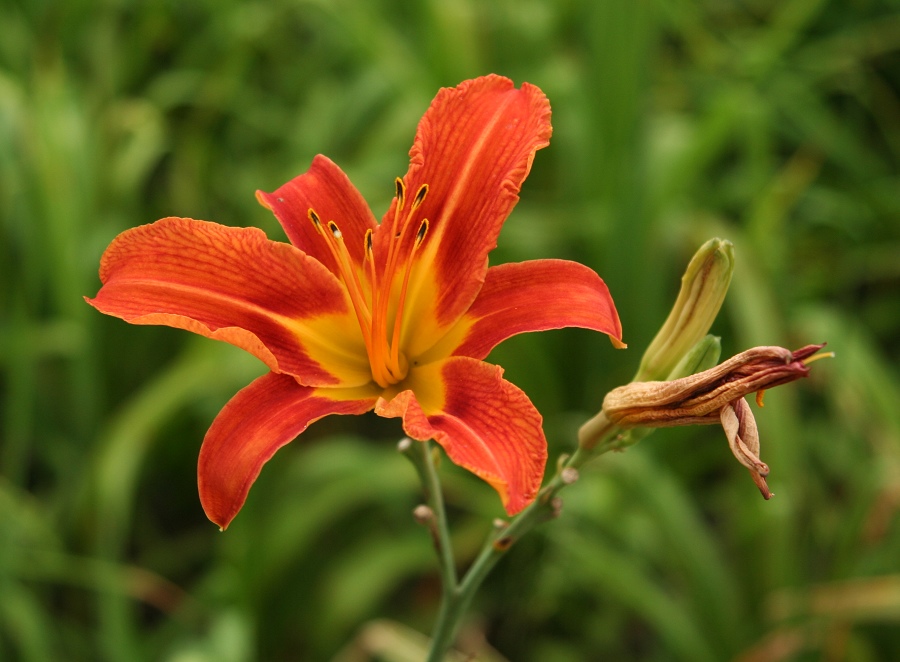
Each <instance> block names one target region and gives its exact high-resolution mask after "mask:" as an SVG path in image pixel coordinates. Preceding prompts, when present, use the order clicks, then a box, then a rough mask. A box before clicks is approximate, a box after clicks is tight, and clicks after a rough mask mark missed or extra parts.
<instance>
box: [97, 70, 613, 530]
mask: <svg viewBox="0 0 900 662" xmlns="http://www.w3.org/2000/svg"><path fill="white" fill-rule="evenodd" d="M550 133H551V128H550V107H549V103H548V101H547V99H546V97H545V96H544V94H543V93H542V92H541V91H540V90H539V89H538V88H537V87H535V86H533V85H529V84H527V83H526V84H524V85H523V86H522V87H521V88H520V89H516V88H515V87H514V86H513V84H512V82H511V81H509V80H507V79H505V78H501V77H499V76H486V77H483V78H478V79H475V80H471V81H467V82H465V83H462V84H461V85H459V86H458V87H456V88H452V89H443V90H441V91H440V92H439V93H438V95H437V97H436V98H435V99H434V101H433V102H432V104H431V107H430V108H429V110H428V111H427V112H426V113H425V116H424V117H423V118H422V120H421V122H420V123H419V127H418V131H417V134H416V139H415V143H414V144H413V147H412V150H411V151H410V157H411V163H410V168H409V171H408V172H407V174H406V176H405V177H404V178H403V179H402V180H401V179H397V181H396V196H395V197H394V199H393V202H392V203H391V206H390V208H389V209H388V211H387V213H386V214H385V216H384V218H383V219H382V222H381V223H380V224H379V223H377V222H376V221H375V218H374V216H373V215H372V212H371V211H370V210H369V207H368V206H367V205H366V203H365V201H364V200H363V198H362V196H361V195H360V193H359V192H358V191H357V190H356V188H355V187H354V186H353V185H352V184H351V183H350V181H349V179H348V178H347V176H346V175H345V174H344V173H343V172H342V171H341V170H340V168H338V167H337V166H336V165H335V164H334V163H332V162H331V161H330V160H328V159H327V158H325V157H324V156H317V157H316V158H315V159H314V160H313V162H312V165H311V167H310V169H309V170H308V171H307V172H306V173H305V174H303V175H300V176H299V177H296V178H295V179H293V180H291V181H290V182H288V183H287V184H285V185H284V186H282V187H281V188H279V189H278V190H276V191H275V192H274V193H263V192H257V197H258V199H259V201H260V202H261V203H262V204H263V205H264V206H266V207H268V208H269V209H271V210H272V211H273V212H274V213H275V216H276V217H277V218H278V220H279V222H280V223H281V225H282V227H283V228H284V230H285V232H286V234H287V236H288V238H289V239H290V242H291V243H290V244H286V243H281V242H275V241H270V240H269V239H267V238H266V236H265V235H264V234H263V233H262V232H261V231H260V230H257V229H254V228H233V227H226V226H222V225H217V224H214V223H209V222H205V221H196V220H192V219H187V218H165V219H162V220H160V221H157V222H156V223H153V224H150V225H145V226H141V227H138V228H134V229H131V230H128V231H126V232H124V233H122V234H121V235H119V236H118V237H117V238H116V239H115V240H114V241H113V242H112V243H111V244H110V246H109V248H108V249H107V250H106V252H105V254H104V255H103V258H102V261H101V264H100V278H101V280H102V282H103V286H102V288H101V289H100V292H99V293H98V294H97V296H96V297H95V298H93V299H87V301H88V303H90V304H91V305H92V306H94V307H95V308H97V309H98V310H100V311H101V312H103V313H106V314H109V315H114V316H116V317H120V318H122V319H124V320H125V321H127V322H131V323H132V324H165V325H168V326H173V327H178V328H182V329H187V330H189V331H193V332H195V333H199V334H201V335H203V336H207V337H209V338H215V339H217V340H224V341H225V342H229V343H231V344H233V345H236V346H238V347H241V348H242V349H245V350H247V351H248V352H250V353H252V354H253V355H255V356H257V357H258V358H259V359H260V360H262V361H263V362H264V363H265V364H266V365H267V366H268V367H269V369H270V370H271V372H269V373H268V374H266V375H264V376H262V377H260V378H259V379H257V380H256V381H254V382H253V383H251V384H250V385H249V386H247V387H246V388H244V389H243V390H241V391H240V392H239V393H238V394H237V395H235V396H234V398H232V399H231V401H230V402H228V404H226V405H225V407H224V409H222V411H221V413H219V415H218V416H217V417H216V419H215V421H214V422H213V424H212V426H211V427H210V429H209V432H208V433H207V435H206V438H205V439H204V441H203V446H202V448H201V450H200V460H199V467H198V479H199V488H200V499H201V502H202V504H203V508H204V510H205V511H206V514H207V515H208V516H209V518H210V519H211V520H212V521H213V522H215V523H216V524H218V525H219V526H220V527H222V528H224V527H226V526H227V525H228V524H229V522H231V520H232V519H233V518H234V516H235V515H236V514H237V512H238V511H239V510H240V508H241V506H242V505H243V503H244V500H245V499H246V497H247V493H248V491H249V489H250V486H251V485H252V484H253V482H254V481H255V480H256V478H257V476H258V475H259V472H260V470H261V469H262V466H263V464H265V462H267V461H268V460H269V458H271V457H272V455H273V454H274V453H275V451H277V450H278V449H279V448H280V447H281V446H283V445H285V444H287V443H288V442H290V441H291V440H292V439H294V438H295V437H296V436H297V435H299V434H300V433H301V432H303V430H305V429H306V427H307V426H308V425H309V424H310V423H311V422H313V421H315V420H318V419H320V418H322V417H323V416H327V415H329V414H362V413H364V412H367V411H371V410H373V409H374V410H375V412H376V413H377V414H379V415H381V416H385V417H401V418H402V422H403V428H404V430H405V431H406V434H407V435H409V436H410V437H412V438H414V439H418V440H427V439H434V440H435V441H437V442H438V443H439V444H440V445H441V446H442V447H443V448H444V450H445V451H446V453H447V455H448V456H449V457H450V459H451V460H453V461H454V462H455V463H457V464H459V465H460V466H462V467H465V468H466V469H468V470H470V471H472V472H474V473H475V474H476V475H478V476H480V477H481V478H483V479H484V480H485V481H487V482H488V483H489V484H490V485H491V486H493V487H494V488H495V489H496V490H497V492H498V493H499V494H500V497H501V500H502V502H503V504H504V506H505V508H506V511H507V512H508V513H509V514H514V513H516V512H518V511H520V510H521V509H522V508H524V507H525V506H526V505H527V504H528V503H530V502H531V501H532V500H533V499H534V497H535V495H536V493H537V490H538V488H539V487H540V483H541V480H542V477H543V471H544V464H545V462H546V458H547V444H546V440H545V438H544V434H543V432H542V430H541V416H540V414H539V413H538V412H537V410H536V409H535V408H534V406H533V405H532V404H531V401H530V400H529V399H528V397H527V396H526V395H525V394H524V393H523V392H522V391H521V390H519V389H518V388H516V387H515V386H513V385H512V384H511V383H509V382H507V381H506V380H504V379H503V377H502V374H503V370H502V369H501V368H500V367H498V366H494V365H491V364H489V363H485V362H484V361H483V360H482V359H484V358H485V357H486V356H487V355H488V353H489V352H490V351H491V349H492V348H493V347H494V346H496V345H497V344H498V343H499V342H501V341H502V340H504V339H506V338H508V337H510V336H513V335H515V334H518V333H522V332H526V331H540V330H545V329H554V328H561V327H567V326H577V327H583V328H588V329H594V330H597V331H600V332H603V333H606V334H608V335H609V336H610V337H611V338H612V339H613V342H614V343H616V344H621V343H620V339H621V334H622V331H621V325H620V323H619V318H618V314H617V313H616V309H615V306H614V304H613V301H612V298H611V297H610V295H609V291H608V290H607V288H606V285H605V284H604V283H603V281H602V280H601V279H600V277H599V276H597V274H595V273H594V272H593V271H591V270H590V269H588V268H587V267H585V266H582V265H580V264H577V263H574V262H567V261H563V260H535V261H531V262H523V263H517V264H504V265H500V266H494V267H490V268H489V267H488V264H487V262H488V261H487V257H488V253H489V252H490V251H491V249H493V248H494V246H496V241H497V236H498V234H499V232H500V228H501V226H502V224H503V222H504V221H505V219H506V217H507V216H508V215H509V213H510V211H511V210H512V208H513V207H514V206H515V204H516V202H517V201H518V193H519V189H520V187H521V184H522V181H523V180H524V179H525V177H526V176H527V174H528V171H529V170H530V168H531V163H532V159H533V158H534V154H535V152H536V151H537V150H538V149H540V148H542V147H545V146H546V145H547V144H548V142H549V138H550Z"/></svg>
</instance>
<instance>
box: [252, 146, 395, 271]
mask: <svg viewBox="0 0 900 662" xmlns="http://www.w3.org/2000/svg"><path fill="white" fill-rule="evenodd" d="M256 197H257V199H258V200H259V201H260V202H261V203H262V204H263V205H264V206H265V207H268V208H269V209H271V210H272V212H273V213H274V214H275V218H277V219H278V222H279V223H281V227H283V228H284V231H285V234H287V236H288V239H290V240H291V243H292V244H293V245H294V246H296V247H297V248H299V249H300V250H302V251H303V252H304V253H306V254H307V255H311V256H312V257H314V258H316V259H317V260H318V261H319V262H321V263H322V264H324V265H325V266H326V267H328V269H329V270H330V271H331V273H333V274H335V275H338V273H339V270H338V265H337V263H336V262H335V260H334V257H333V256H332V254H331V252H330V251H329V250H328V244H327V243H326V242H325V241H323V239H322V236H321V235H320V234H319V232H318V231H317V230H316V228H315V226H314V225H313V223H312V221H310V220H309V210H310V209H313V210H314V211H315V212H316V214H317V215H318V216H319V218H320V219H321V220H322V222H323V223H328V221H334V222H335V223H336V224H337V226H338V228H339V229H340V230H341V233H342V234H343V235H344V243H345V244H346V246H347V251H348V252H349V253H350V258H351V259H352V260H353V263H354V265H355V266H356V267H359V265H360V264H362V260H363V257H364V255H365V236H366V230H370V229H371V230H374V229H375V227H376V225H377V223H376V222H375V217H374V216H373V215H372V211H371V209H369V206H368V204H366V201H365V200H364V199H363V197H362V194H361V193H360V192H359V191H358V190H357V188H356V187H355V186H354V185H353V183H352V182H351V181H350V179H349V178H348V177H347V175H345V174H344V171H343V170H341V169H340V168H339V167H338V166H337V165H335V164H334V162H332V161H331V159H329V158H328V157H326V156H322V155H321V154H319V155H318V156H316V157H315V158H314V159H313V162H312V165H311V166H310V167H309V170H307V171H306V172H305V173H303V174H302V175H299V176H298V177H295V178H294V179H292V180H291V181H289V182H288V183H287V184H284V185H283V186H280V187H279V188H278V189H277V190H276V191H275V192H274V193H265V192H264V191H257V192H256Z"/></svg>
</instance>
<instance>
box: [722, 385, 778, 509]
mask: <svg viewBox="0 0 900 662" xmlns="http://www.w3.org/2000/svg"><path fill="white" fill-rule="evenodd" d="M719 416H720V420H721V421H722V428H723V429H724V430H725V436H726V437H727V438H728V446H729V447H730V448H731V452H732V453H733V454H734V456H735V458H737V461H738V462H740V463H741V464H743V465H744V466H745V467H747V470H748V471H749V472H750V476H752V477H753V482H754V483H756V486H757V487H758V488H759V491H760V492H761V493H762V495H763V498H764V499H766V500H768V499H771V498H772V492H770V491H769V486H768V484H767V483H766V476H768V475H769V467H768V465H767V464H766V463H765V462H763V461H762V460H760V459H759V430H758V428H757V427H756V419H755V418H753V411H752V410H751V409H750V405H748V404H747V401H746V400H744V398H738V399H737V400H735V401H734V402H729V403H728V404H727V405H725V406H724V407H722V410H721V411H720V412H719Z"/></svg>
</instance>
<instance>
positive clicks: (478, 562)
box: [413, 425, 620, 662]
mask: <svg viewBox="0 0 900 662" xmlns="http://www.w3.org/2000/svg"><path fill="white" fill-rule="evenodd" d="M619 432H620V430H619V429H618V428H616V427H615V426H612V425H607V426H605V429H604V430H603V431H602V433H601V432H600V431H597V434H596V437H595V439H596V441H597V442H598V444H597V445H598V446H599V448H598V449H597V450H586V449H583V448H580V447H579V448H578V449H577V450H576V451H575V453H574V454H573V455H571V456H569V457H566V458H564V459H562V460H561V461H560V462H559V465H558V469H557V472H556V475H555V476H554V477H553V478H552V479H551V480H550V482H549V483H547V485H545V486H544V487H543V488H542V489H541V491H540V492H538V495H537V497H536V498H535V500H534V501H533V502H532V503H531V504H530V505H529V506H528V507H527V508H525V509H524V510H523V511H522V512H520V513H519V514H518V515H516V516H515V517H514V518H513V519H512V520H511V521H510V522H509V523H508V524H504V525H503V526H501V527H497V528H496V529H495V530H494V531H493V532H491V534H490V535H488V537H487V539H486V540H485V544H484V546H483V547H482V549H481V552H480V553H479V554H478V557H477V558H476V559H475V561H474V562H473V563H472V565H471V567H469V569H468V571H467V572H466V573H465V575H464V576H463V577H462V579H461V580H459V581H457V577H456V570H455V566H454V563H453V552H452V549H451V548H450V538H449V529H448V527H447V519H446V512H445V510H444V503H443V495H442V494H441V493H440V483H439V482H438V477H437V472H436V469H435V466H434V459H433V455H432V454H431V452H430V446H428V445H426V444H422V446H423V448H424V450H421V451H419V452H417V453H416V455H417V457H416V458H415V459H413V462H414V464H415V465H416V468H417V470H418V471H419V476H420V478H421V479H422V483H423V486H424V487H425V490H426V492H427V495H428V500H429V505H430V506H431V508H432V510H433V511H434V520H435V526H434V527H433V529H432V532H433V535H434V536H435V547H436V549H437V551H438V558H439V561H440V564H441V570H442V576H441V578H442V583H443V593H442V596H441V607H440V611H439V612H438V618H437V622H436V623H435V627H434V631H433V632H432V637H431V650H430V652H429V655H428V658H427V662H443V661H444V658H445V656H446V655H447V652H448V651H449V650H450V648H451V646H452V645H453V641H454V639H455V635H456V631H457V628H458V627H459V623H460V621H461V620H462V617H463V616H464V615H465V613H466V611H467V610H468V608H469V605H470V604H471V602H472V599H473V598H474V597H475V593H476V591H477V590H478V588H479V587H480V586H481V584H482V582H483V581H484V579H485V578H486V577H487V576H488V574H489V573H490V571H491V570H492V569H493V567H494V565H496V563H497V561H499V560H500V558H501V557H503V556H504V555H505V554H506V552H507V550H509V548H510V547H512V546H513V544H515V542H516V541H518V540H519V539H520V538H521V537H522V536H524V535H525V534H526V533H528V532H529V531H531V529H533V528H534V527H535V526H537V525H538V524H541V523H543V522H546V521H548V520H550V519H553V518H554V517H556V516H557V515H558V514H559V508H560V503H559V499H557V497H556V495H557V493H558V492H559V491H560V490H561V489H563V488H564V487H565V486H566V485H570V484H572V483H573V482H575V480H577V478H578V469H579V468H580V467H581V466H582V465H583V464H585V463H586V462H587V461H588V460H590V459H592V458H595V457H597V456H598V455H600V454H602V453H603V452H605V451H606V450H610V449H611V445H610V444H609V442H610V441H611V440H613V439H615V437H616V436H617V435H618V434H619ZM601 449H602V450H601ZM448 566H449V567H448Z"/></svg>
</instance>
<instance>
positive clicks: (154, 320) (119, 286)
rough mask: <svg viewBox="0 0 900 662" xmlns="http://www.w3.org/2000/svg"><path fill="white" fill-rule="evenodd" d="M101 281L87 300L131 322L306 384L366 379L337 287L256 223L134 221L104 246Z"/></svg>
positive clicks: (323, 272)
mask: <svg viewBox="0 0 900 662" xmlns="http://www.w3.org/2000/svg"><path fill="white" fill-rule="evenodd" d="M100 279H101V280H102V281H103V287H102V288H101V289H100V292H99V293H98V294H97V296H96V297H95V298H93V299H86V300H87V302H88V303H90V304H91V305H92V306H94V307H95V308H97V309H98V310H99V311H100V312H103V313H106V314H108V315H114V316H116V317H120V318H122V319H124V320H125V321H127V322H130V323H132V324H163V325H167V326H173V327H177V328H180V329H187V330H189V331H193V332H194V333H199V334H200V335H203V336H206V337H208V338H215V339H216V340H223V341H225V342H228V343H231V344H233V345H236V346H238V347H240V348H242V349H245V350H247V351H248V352H250V353H251V354H253V355H254V356H257V357H258V358H259V359H260V360H262V361H263V362H265V363H266V365H268V366H269V368H271V369H272V370H275V371H278V372H287V373H291V374H293V375H295V376H297V378H298V379H299V380H300V381H302V382H303V383H305V384H308V385H320V386H321V385H331V384H342V385H357V384H363V383H366V382H368V381H370V379H371V377H370V376H369V373H368V366H367V359H366V355H365V349H364V347H363V344H362V337H361V335H360V334H359V327H358V325H357V323H356V321H355V319H354V317H353V314H352V312H351V309H350V305H349V303H348V302H347V299H346V294H345V291H344V288H343V286H342V284H341V283H340V282H339V281H338V280H337V279H336V278H334V276H332V275H331V274H330V273H329V272H328V270H327V269H325V267H323V266H322V265H321V264H320V263H319V262H317V261H316V260H314V259H313V258H311V257H309V256H307V255H304V254H303V253H302V252H301V251H299V250H297V249H296V248H294V247H293V246H291V245H289V244H285V243H280V242H274V241H270V240H269V239H267V238H266V236H265V234H263V232H262V231H260V230H257V229H255V228H232V227H226V226H223V225H217V224H215V223H207V222H205V221H195V220H191V219H186V218H166V219H163V220H161V221H157V222H156V223H153V224H151V225H144V226H141V227H138V228H134V229H132V230H128V231H126V232H123V233H122V234H120V235H119V236H118V237H116V238H115V239H114V240H113V242H112V243H111V244H110V246H109V248H107V249H106V252H105V253H104V255H103V258H102V260H101V262H100ZM342 319H346V322H345V323H344V324H337V323H336V321H338V320H342Z"/></svg>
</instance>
